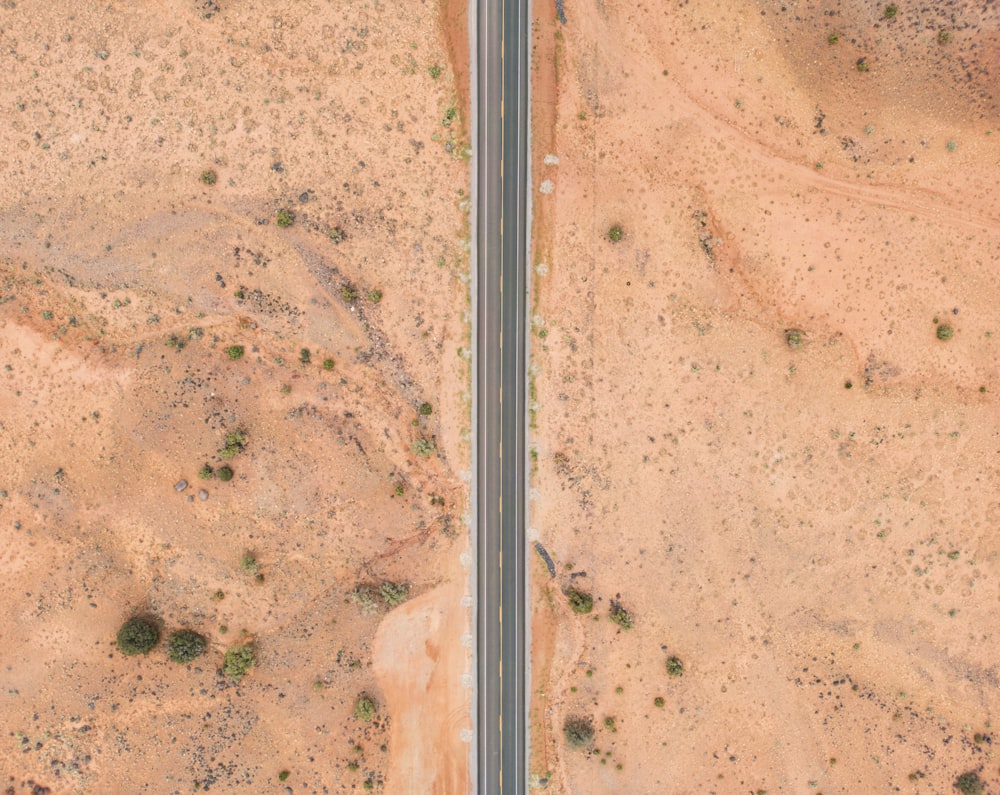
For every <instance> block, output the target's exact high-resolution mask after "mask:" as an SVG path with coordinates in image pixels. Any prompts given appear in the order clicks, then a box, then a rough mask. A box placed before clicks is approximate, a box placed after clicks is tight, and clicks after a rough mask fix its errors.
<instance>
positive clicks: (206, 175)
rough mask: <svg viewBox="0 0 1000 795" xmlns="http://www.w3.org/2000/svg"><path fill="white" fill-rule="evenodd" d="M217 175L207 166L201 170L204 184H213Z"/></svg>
mask: <svg viewBox="0 0 1000 795" xmlns="http://www.w3.org/2000/svg"><path fill="white" fill-rule="evenodd" d="M218 179H219V177H218V175H217V174H216V173H215V172H214V171H212V169H210V168H207V169H205V170H204V171H202V172H201V181H202V182H203V183H204V184H205V185H214V184H215V183H216V182H217V181H218Z"/></svg>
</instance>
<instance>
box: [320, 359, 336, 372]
mask: <svg viewBox="0 0 1000 795" xmlns="http://www.w3.org/2000/svg"><path fill="white" fill-rule="evenodd" d="M333 368H334V361H333V359H324V360H323V369H324V370H332V369H333Z"/></svg>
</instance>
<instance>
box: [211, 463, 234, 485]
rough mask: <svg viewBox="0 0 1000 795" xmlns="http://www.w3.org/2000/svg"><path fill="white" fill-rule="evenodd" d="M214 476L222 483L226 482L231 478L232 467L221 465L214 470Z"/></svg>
mask: <svg viewBox="0 0 1000 795" xmlns="http://www.w3.org/2000/svg"><path fill="white" fill-rule="evenodd" d="M215 476H216V477H217V478H218V479H219V480H221V481H222V482H223V483H228V482H229V481H230V480H232V479H233V470H232V467H227V466H221V467H219V468H218V470H216V472H215Z"/></svg>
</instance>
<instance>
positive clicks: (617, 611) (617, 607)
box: [611, 602, 632, 629]
mask: <svg viewBox="0 0 1000 795" xmlns="http://www.w3.org/2000/svg"><path fill="white" fill-rule="evenodd" d="M611 620H612V621H614V622H615V623H616V624H617V625H618V626H620V627H621V628H622V629H632V615H631V613H629V611H628V610H626V609H625V608H624V607H622V605H621V603H620V602H612V603H611Z"/></svg>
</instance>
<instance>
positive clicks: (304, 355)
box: [299, 348, 312, 364]
mask: <svg viewBox="0 0 1000 795" xmlns="http://www.w3.org/2000/svg"><path fill="white" fill-rule="evenodd" d="M299 361H300V362H302V364H309V363H310V362H311V361H312V354H311V353H310V352H309V349H308V348H303V349H302V350H300V351H299Z"/></svg>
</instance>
